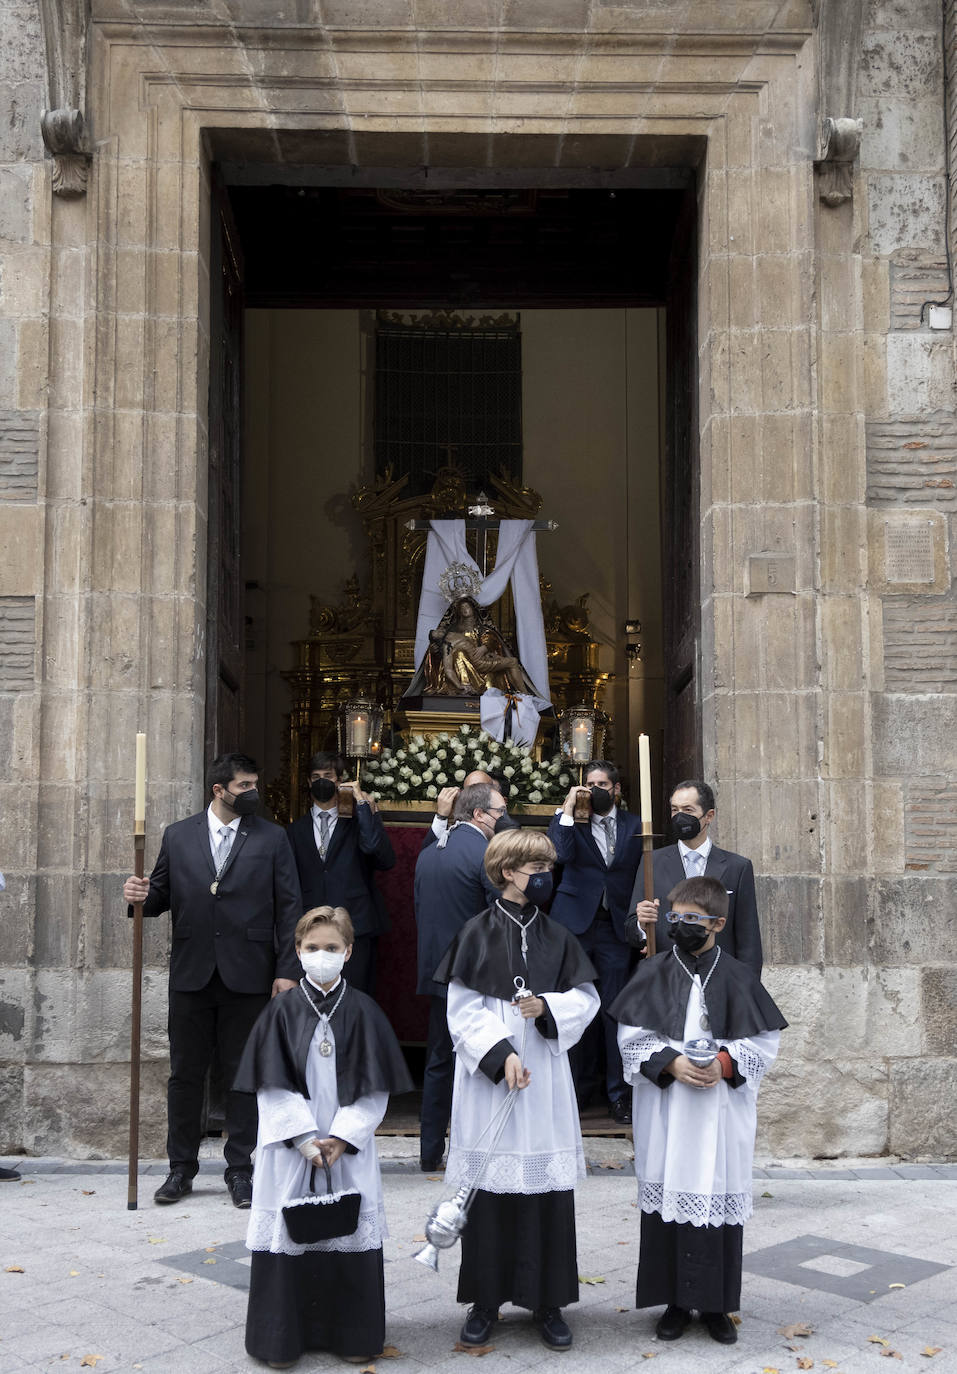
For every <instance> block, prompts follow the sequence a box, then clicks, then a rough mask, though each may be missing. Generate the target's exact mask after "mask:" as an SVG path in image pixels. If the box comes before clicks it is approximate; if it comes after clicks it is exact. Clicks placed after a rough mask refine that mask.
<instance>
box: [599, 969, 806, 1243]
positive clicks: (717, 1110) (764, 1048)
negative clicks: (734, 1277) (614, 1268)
mask: <svg viewBox="0 0 957 1374" xmlns="http://www.w3.org/2000/svg"><path fill="white" fill-rule="evenodd" d="M704 1009H705V1007H704V1000H703V998H702V994H701V979H700V977H699V976H698V975H697V974H695V976H694V982H693V985H692V986H691V989H690V992H689V996H688V1010H687V1014H686V1017H685V1033H684V1038H685V1040H690V1039H694V1038H695V1037H698V1036H700V1035H701V1028H700V1018H701V1016H702V1013H703V1012H704ZM779 1039H780V1032H779V1031H762V1032H761V1033H760V1034H758V1035H753V1036H750V1037H749V1038H747V1039H744V1040H724V1041H721V1042H720V1043H721V1045H722V1046H723V1048H725V1049H726V1050H727V1051H728V1053H729V1054H730V1056H731V1058H732V1059H733V1060H734V1061H735V1063H736V1064H737V1066H738V1073H739V1074H741V1075H742V1077H743V1078H744V1079H745V1080H746V1081H745V1082H744V1083H742V1084H741V1086H740V1087H737V1088H732V1087H730V1086H729V1084H728V1082H727V1080H726V1079H721V1081H720V1082H718V1083H716V1084H715V1086H714V1087H712V1088H692V1087H689V1085H688V1084H687V1083H680V1082H679V1081H678V1080H677V1079H675V1080H674V1081H673V1082H672V1083H671V1084H670V1085H669V1086H668V1087H666V1088H659V1087H657V1086H656V1084H654V1083H652V1082H651V1080H650V1079H648V1078H646V1077H645V1075H644V1074H643V1073H642V1072H641V1065H642V1064H644V1063H645V1061H646V1060H648V1059H650V1058H651V1056H652V1055H654V1054H657V1053H658V1052H659V1051H661V1050H663V1049H666V1048H669V1047H670V1048H671V1049H675V1050H678V1051H679V1053H680V1052H682V1048H683V1042H679V1041H677V1040H663V1039H662V1038H661V1037H660V1036H659V1035H658V1034H657V1032H655V1031H652V1030H648V1029H646V1028H645V1027H642V1026H626V1025H620V1026H619V1027H618V1047H619V1049H620V1050H621V1059H622V1065H623V1067H624V1074H625V1080H626V1082H629V1083H631V1084H632V1085H633V1089H634V1091H633V1097H632V1122H633V1128H634V1137H635V1175H636V1177H637V1179H638V1205H639V1207H640V1208H641V1210H642V1211H643V1212H657V1213H658V1214H659V1215H660V1217H661V1219H662V1221H676V1222H690V1223H691V1225H692V1226H726V1225H731V1226H740V1225H743V1223H744V1222H745V1221H747V1219H748V1217H750V1215H751V1212H752V1210H753V1204H752V1192H751V1187H752V1185H751V1174H752V1166H753V1162H754V1133H755V1128H756V1125H757V1101H758V1088H759V1086H760V1083H761V1079H762V1078H763V1077H764V1074H765V1073H766V1072H767V1070H768V1069H769V1068H770V1067H771V1065H772V1064H773V1062H774V1059H775V1056H776V1055H777V1052H778V1041H779Z"/></svg>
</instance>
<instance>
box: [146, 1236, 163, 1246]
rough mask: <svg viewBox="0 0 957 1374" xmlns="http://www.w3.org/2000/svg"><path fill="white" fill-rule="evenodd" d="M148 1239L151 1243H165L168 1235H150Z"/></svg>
mask: <svg viewBox="0 0 957 1374" xmlns="http://www.w3.org/2000/svg"><path fill="white" fill-rule="evenodd" d="M147 1240H148V1241H149V1243H150V1245H165V1244H166V1237H165V1236H148V1237H147Z"/></svg>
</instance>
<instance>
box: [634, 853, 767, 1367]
mask: <svg viewBox="0 0 957 1374" xmlns="http://www.w3.org/2000/svg"><path fill="white" fill-rule="evenodd" d="M668 901H669V902H670V904H671V908H672V909H671V911H669V912H668V914H667V921H668V924H669V934H670V935H671V937H672V939H673V940H674V945H673V946H672V947H671V948H669V949H666V950H663V951H662V952H661V953H660V954H656V955H655V956H654V958H651V959H646V960H644V961H643V962H642V963H641V964H640V965H639V966H638V969H637V971H636V972H635V973H634V974H633V976H632V978H631V980H630V981H629V983H628V984H627V985H626V987H625V988H624V990H623V991H622V992H621V994H620V995H619V996H618V998H617V999H616V1000H615V1001H614V1002H613V1003H612V1006H611V1015H612V1016H613V1017H614V1018H615V1020H616V1021H618V1022H619V1027H618V1044H619V1048H620V1049H621V1056H622V1063H623V1066H624V1071H625V1078H626V1080H627V1081H628V1082H630V1083H631V1084H632V1085H633V1087H634V1098H633V1117H632V1120H633V1123H634V1138H635V1175H636V1177H637V1179H638V1205H639V1207H640V1209H641V1246H640V1252H639V1258H638V1287H637V1296H636V1303H635V1305H636V1306H637V1307H653V1306H657V1305H658V1304H660V1303H665V1304H667V1307H666V1310H665V1312H664V1313H663V1314H662V1316H661V1317H660V1318H659V1320H658V1324H657V1327H656V1332H657V1335H658V1338H659V1340H664V1341H672V1340H677V1339H678V1338H679V1337H680V1336H681V1335H682V1334H683V1333H684V1330H685V1328H686V1327H687V1325H688V1323H689V1321H690V1320H691V1313H692V1309H694V1310H697V1311H698V1313H699V1314H700V1316H701V1320H702V1322H703V1323H704V1325H705V1327H706V1329H707V1331H708V1333H709V1335H711V1336H712V1337H713V1338H714V1339H715V1340H716V1341H720V1342H721V1343H722V1344H726V1345H731V1344H733V1343H734V1342H735V1341H736V1340H737V1338H738V1337H737V1330H736V1328H735V1326H734V1323H733V1322H732V1321H731V1319H730V1317H729V1316H728V1313H730V1312H735V1311H737V1309H738V1307H739V1305H740V1301H741V1256H742V1240H743V1227H744V1222H745V1221H746V1220H747V1218H748V1217H749V1216H750V1215H751V1211H752V1201H751V1170H752V1160H753V1156H754V1134H755V1127H756V1123H757V1096H758V1087H759V1085H760V1082H761V1079H762V1078H763V1076H764V1074H765V1072H766V1070H767V1069H768V1068H770V1066H771V1064H772V1063H773V1061H774V1058H775V1055H776V1054H777V1049H778V1039H779V1032H780V1031H781V1030H782V1029H783V1028H784V1027H785V1026H786V1025H787V1022H786V1021H785V1020H784V1017H783V1016H782V1015H781V1013H780V1011H779V1010H778V1008H777V1007H776V1006H775V1004H774V1002H773V1001H772V1000H771V998H770V996H769V995H768V993H767V992H766V991H765V990H764V988H763V987H762V986H761V984H760V982H759V981H758V978H757V975H756V974H754V973H753V972H752V971H751V969H750V968H748V967H747V965H746V964H742V963H740V962H739V961H738V960H737V959H735V958H733V957H732V956H731V955H730V954H728V953H727V952H725V951H724V950H722V949H720V948H719V947H718V946H717V945H716V944H715V936H716V935H717V933H718V931H720V930H721V929H722V927H723V926H724V923H725V919H726V917H727V913H728V894H727V892H726V891H725V888H724V886H723V884H721V883H719V882H716V881H715V880H714V878H704V877H702V878H687V879H685V881H684V882H680V883H678V885H677V887H675V888H673V889H672V890H671V892H670V893H669V894H668ZM702 1039H704V1040H710V1041H712V1042H713V1043H712V1044H711V1046H710V1050H706V1051H705V1053H704V1054H701V1053H700V1046H699V1047H698V1052H697V1053H696V1051H695V1049H694V1048H693V1047H692V1045H691V1042H692V1041H694V1040H699V1041H700V1040H702ZM685 1050H687V1051H688V1053H687V1054H686V1053H684V1051H685ZM715 1051H717V1054H716V1057H715V1058H713V1059H712V1060H711V1062H710V1063H706V1064H705V1066H704V1067H696V1065H695V1063H693V1062H692V1060H691V1059H689V1057H688V1055H689V1054H691V1055H692V1057H695V1058H698V1059H699V1060H700V1059H706V1058H707V1054H708V1053H711V1054H714V1053H715Z"/></svg>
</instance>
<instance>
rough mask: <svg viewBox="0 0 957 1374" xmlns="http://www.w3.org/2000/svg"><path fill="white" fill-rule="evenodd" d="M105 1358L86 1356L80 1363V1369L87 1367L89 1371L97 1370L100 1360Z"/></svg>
mask: <svg viewBox="0 0 957 1374" xmlns="http://www.w3.org/2000/svg"><path fill="white" fill-rule="evenodd" d="M104 1358H105V1357H104V1356H103V1355H84V1356H83V1359H82V1360H81V1361H80V1368H81V1369H83V1368H84V1367H86V1368H87V1369H95V1368H96V1366H97V1365H98V1364H99V1362H100V1360H102V1359H104Z"/></svg>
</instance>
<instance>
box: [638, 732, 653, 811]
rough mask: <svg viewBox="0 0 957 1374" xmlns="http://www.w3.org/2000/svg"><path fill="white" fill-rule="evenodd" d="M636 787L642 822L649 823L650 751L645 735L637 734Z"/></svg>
mask: <svg viewBox="0 0 957 1374" xmlns="http://www.w3.org/2000/svg"><path fill="white" fill-rule="evenodd" d="M638 789H639V796H640V801H641V819H642V823H644V822H646V821H647V822H648V824H649V825H650V824H651V751H650V743H649V739H648V736H647V735H639V736H638Z"/></svg>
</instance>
